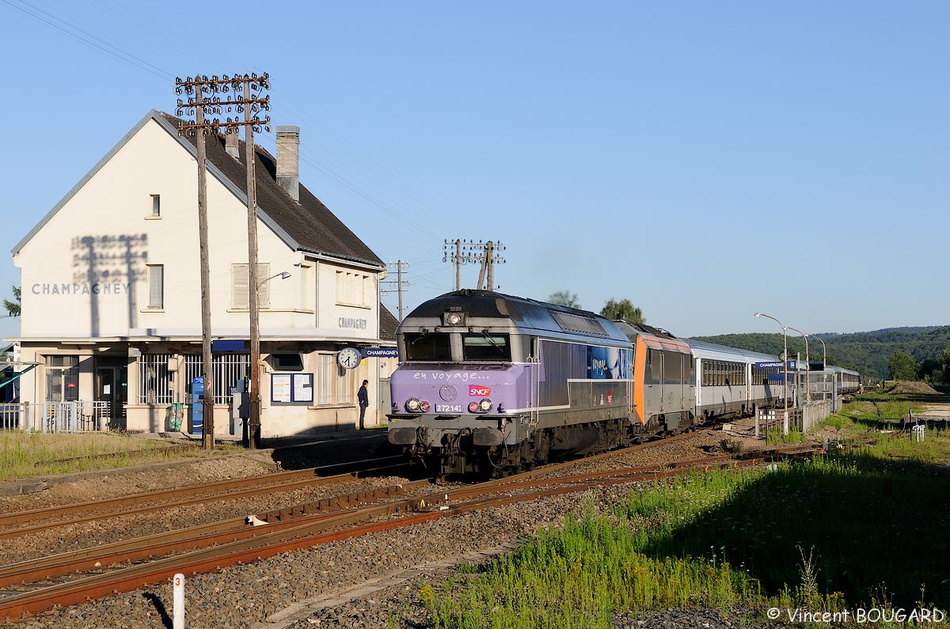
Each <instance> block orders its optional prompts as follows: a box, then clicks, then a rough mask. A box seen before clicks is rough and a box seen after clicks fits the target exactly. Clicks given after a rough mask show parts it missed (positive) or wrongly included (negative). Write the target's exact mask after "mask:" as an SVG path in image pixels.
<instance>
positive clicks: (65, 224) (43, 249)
mask: <svg viewBox="0 0 950 629" xmlns="http://www.w3.org/2000/svg"><path fill="white" fill-rule="evenodd" d="M178 122H179V121H178V120H177V119H175V118H174V117H172V116H169V115H168V114H165V113H162V112H158V111H151V112H149V113H148V114H147V115H146V116H145V117H144V118H142V120H141V121H140V122H139V123H138V124H137V125H135V127H134V128H133V129H132V130H131V131H130V132H129V133H128V134H127V135H126V136H125V137H124V138H122V139H121V140H120V141H119V142H118V144H116V145H115V147H114V148H113V149H112V150H111V151H109V153H108V154H107V155H106V156H105V157H103V158H102V160H101V161H100V162H99V163H98V164H96V165H95V166H94V167H93V168H92V170H90V171H89V173H88V174H87V175H86V176H85V177H84V178H83V179H82V181H80V182H79V183H78V184H76V186H75V187H74V188H73V189H72V190H70V191H69V192H68V193H67V194H66V196H65V197H64V198H63V199H62V200H61V201H60V202H59V203H58V204H57V205H56V207H54V208H53V209H52V210H50V212H49V213H48V214H47V215H46V216H44V217H43V219H42V220H41V221H40V222H39V223H38V224H37V225H36V226H35V227H34V228H33V229H32V230H31V231H30V233H29V234H27V235H26V236H25V237H24V238H23V239H22V240H21V241H20V242H19V243H18V244H17V245H16V246H15V247H14V249H13V259H14V263H15V264H16V266H17V267H19V268H20V269H21V300H22V301H21V307H22V317H21V319H22V320H21V334H20V337H19V338H16V339H10V340H13V341H16V342H17V343H18V344H19V347H20V360H21V361H23V362H25V363H37V365H36V368H35V369H33V370H32V371H30V372H29V373H24V374H23V376H22V378H20V383H19V384H20V402H21V403H24V402H29V403H31V404H33V405H35V407H36V408H41V407H42V408H43V409H45V410H44V411H43V413H44V414H45V415H46V416H47V417H50V416H51V414H52V413H53V411H52V410H50V409H52V408H54V407H57V408H58V407H62V406H63V403H66V402H74V403H76V404H73V405H72V407H73V408H79V409H81V410H80V411H79V413H80V414H81V419H82V421H84V422H86V424H87V426H88V425H92V426H93V427H94V428H96V429H103V428H112V429H117V430H129V431H145V432H164V431H168V430H170V429H175V426H174V425H172V426H170V425H169V423H170V421H171V423H172V424H174V419H175V413H174V410H179V409H182V408H184V409H185V419H184V421H183V422H182V425H181V428H180V429H181V430H182V431H187V430H189V428H188V426H189V421H188V417H187V412H188V408H189V407H190V405H191V399H192V393H193V391H192V383H193V381H194V380H195V378H198V377H199V376H200V375H201V374H202V373H203V368H202V357H201V347H202V346H201V338H202V337H201V298H200V295H201V289H200V274H199V248H198V209H197V205H198V204H197V199H198V169H197V149H196V145H195V138H194V137H189V136H184V137H182V136H179V133H178V128H177V126H178ZM207 149H208V178H207V199H208V221H209V246H208V252H209V259H210V267H211V282H210V285H211V327H212V337H213V338H214V339H215V343H214V347H215V350H216V351H215V352H214V356H213V370H212V373H213V382H214V393H215V415H214V426H215V432H216V434H221V435H224V434H228V433H231V434H234V432H235V431H236V432H237V434H240V433H241V427H240V424H239V423H237V422H235V421H232V418H231V415H232V411H231V402H232V399H233V396H232V391H233V390H234V389H241V387H242V386H245V385H244V383H245V382H246V380H247V379H248V378H249V376H250V369H251V365H250V364H249V360H250V358H249V352H248V349H247V339H248V337H249V329H250V325H249V321H250V318H249V313H248V282H249V278H248V267H247V231H248V229H247V197H246V180H247V175H246V168H245V162H244V146H243V143H241V142H239V141H238V138H237V136H236V135H229V136H222V135H213V136H207ZM255 150H256V160H257V168H256V190H257V221H258V240H259V247H258V260H259V263H258V264H259V277H258V280H257V281H258V286H259V298H260V336H261V352H262V364H260V365H259V366H258V368H259V369H260V370H261V379H260V382H261V398H262V410H261V436H262V437H265V438H266V437H276V436H290V435H302V434H308V433H313V432H316V431H319V430H321V429H328V428H341V427H346V426H353V425H355V423H356V422H357V420H358V416H359V410H358V407H357V400H356V393H357V389H358V388H359V386H360V383H361V382H362V381H363V380H364V379H366V380H369V382H370V384H369V391H370V397H371V408H370V412H369V413H368V416H367V418H366V424H367V425H368V426H373V425H376V424H378V423H380V422H381V421H382V412H384V411H385V409H388V408H389V401H388V385H387V382H388V376H389V373H390V371H391V370H392V369H393V368H394V367H395V362H396V359H395V358H392V357H391V356H392V354H393V352H394V350H393V348H394V347H395V329H396V325H397V322H396V320H395V318H394V317H393V316H392V314H391V313H389V312H388V311H387V310H386V309H385V308H384V307H382V306H381V305H380V302H379V283H380V280H381V279H382V278H383V277H385V268H386V267H385V264H384V263H383V261H382V260H380V258H379V257H378V256H377V255H376V254H374V253H373V251H372V250H370V248H369V247H367V246H366V244H364V243H363V242H362V241H361V240H360V239H359V238H358V237H357V236H356V234H354V233H353V232H352V231H351V230H350V229H349V228H348V227H347V226H346V225H345V224H344V223H343V222H342V221H341V220H340V219H338V218H337V217H336V216H335V215H334V214H333V213H332V212H330V210H329V209H327V207H326V206H325V205H324V204H323V203H321V202H320V200H319V199H317V198H316V197H315V196H314V195H313V194H311V193H310V191H309V190H307V189H306V188H305V187H304V186H302V185H300V184H299V177H298V173H299V165H298V154H299V129H298V128H297V127H277V158H276V159H275V158H274V157H273V156H271V155H270V154H269V153H268V152H267V151H265V150H263V149H262V148H260V147H255ZM350 348H352V349H355V350H358V351H359V352H360V354H359V355H358V356H357V355H356V354H355V353H354V352H352V351H346V352H343V350H349V349H350ZM341 352H342V353H341ZM365 356H371V357H369V358H367V357H365ZM354 357H356V358H357V360H354ZM347 359H348V360H347ZM374 398H375V399H374ZM169 409H173V412H172V413H169ZM373 409H382V411H381V410H377V411H376V412H375V413H373V412H372V411H373ZM34 421H35V420H34ZM236 423H237V427H235V424H236ZM34 428H35V426H34Z"/></svg>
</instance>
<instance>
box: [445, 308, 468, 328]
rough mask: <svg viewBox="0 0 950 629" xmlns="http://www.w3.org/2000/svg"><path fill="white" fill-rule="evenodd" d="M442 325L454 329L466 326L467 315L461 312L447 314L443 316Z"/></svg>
mask: <svg viewBox="0 0 950 629" xmlns="http://www.w3.org/2000/svg"><path fill="white" fill-rule="evenodd" d="M442 323H443V325H450V326H453V327H458V326H460V325H465V315H464V314H462V313H461V312H451V311H450V312H446V313H445V314H444V315H442Z"/></svg>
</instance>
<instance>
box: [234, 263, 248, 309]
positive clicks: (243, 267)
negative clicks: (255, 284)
mask: <svg viewBox="0 0 950 629" xmlns="http://www.w3.org/2000/svg"><path fill="white" fill-rule="evenodd" d="M247 290H248V282H247V263H246V262H238V263H235V264H232V265H231V307H232V308H234V309H236V310H247V309H248V307H249V306H248V303H247V299H248V293H247Z"/></svg>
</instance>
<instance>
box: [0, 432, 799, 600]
mask: <svg viewBox="0 0 950 629" xmlns="http://www.w3.org/2000/svg"><path fill="white" fill-rule="evenodd" d="M799 450H800V451H801V449H799ZM760 461H761V459H756V458H746V459H745V460H741V459H735V460H734V461H733V462H732V463H731V464H730V463H728V462H720V464H722V465H725V466H726V467H728V468H730V469H732V468H739V467H745V466H751V465H755V464H757V463H759V462H760ZM706 462H707V463H708V461H706ZM694 469H705V468H691V467H682V468H674V469H665V470H660V471H658V470H655V469H654V470H653V471H650V472H647V473H641V474H639V475H638V474H633V475H630V476H627V477H618V478H611V479H607V480H605V479H603V478H598V479H595V480H591V481H589V482H587V483H576V484H571V483H568V484H566V485H563V486H561V487H555V488H547V489H543V490H540V491H535V492H532V493H527V494H520V495H506V496H500V497H494V498H486V499H484V500H474V501H471V502H470V503H467V504H462V505H457V506H451V507H448V506H444V507H440V508H439V509H438V510H433V511H427V512H421V513H419V512H418V510H419V509H420V508H421V507H422V505H424V504H426V503H425V502H424V499H417V498H413V499H407V500H400V501H397V502H393V503H389V504H386V505H381V506H373V507H364V508H360V509H356V510H354V511H351V512H349V513H344V514H339V515H332V516H329V517H324V518H320V519H319V521H317V522H307V523H297V522H293V523H292V524H293V526H288V527H287V528H286V529H282V530H277V529H276V528H275V529H274V530H272V531H269V532H267V533H266V534H264V535H261V536H256V537H253V538H250V539H245V540H238V541H234V542H231V543H227V544H223V545H220V546H215V547H213V548H210V549H204V550H198V551H193V552H190V553H187V554H185V555H180V556H176V557H172V558H167V559H159V560H156V561H152V562H149V563H145V564H140V565H138V566H132V567H129V568H125V569H121V570H118V571H114V572H111V573H109V574H105V575H96V576H92V577H87V578H84V579H80V580H78V581H75V582H72V583H65V584H58V585H54V586H50V587H47V588H44V589H42V590H38V591H35V592H28V593H24V594H20V595H14V596H12V597H9V598H7V599H6V600H4V601H0V618H19V617H22V616H24V615H28V614H33V613H37V612H41V611H45V610H47V609H50V608H51V607H53V606H55V605H71V604H75V603H80V602H83V601H85V600H87V599H89V598H98V597H101V596H105V595H108V594H114V593H117V592H127V591H131V590H134V589H136V588H138V587H142V586H143V585H148V584H151V583H157V582H161V581H164V580H166V579H168V578H169V577H170V576H171V575H172V574H174V573H176V572H182V573H186V574H194V573H197V572H203V571H209V570H217V569H220V568H223V567H225V566H229V565H234V564H237V563H244V562H247V561H255V560H260V559H265V558H268V557H272V556H274V555H278V554H281V553H285V552H289V551H292V550H298V549H301V548H306V547H310V546H315V545H320V544H324V543H327V542H330V541H338V540H343V539H348V538H351V537H356V536H361V535H366V534H369V533H374V532H380V531H386V530H391V529H395V528H401V527H404V526H410V525H413V524H419V523H422V522H428V521H433V520H437V519H440V518H443V517H447V516H451V515H456V514H459V513H465V512H468V511H473V510H477V509H483V508H488V507H492V506H500V505H505V504H512V503H515V502H525V501H529V500H535V499H538V498H543V497H547V496H553V495H558V494H565V493H576V492H578V491H584V490H586V489H589V488H593V487H599V486H604V485H606V484H619V483H626V482H634V481H636V480H645V479H654V478H664V477H669V476H675V475H678V474H683V473H686V472H688V471H691V470H694ZM531 482H532V483H534V482H541V481H539V480H537V481H531ZM544 482H547V481H544ZM551 482H553V480H552V481H551ZM486 484H487V483H486ZM483 489H485V488H483ZM488 489H490V490H492V491H495V490H499V489H505V488H502V487H499V486H498V485H493V486H491V487H490V488H488ZM507 489H508V490H510V489H512V486H509V487H508V488H507ZM445 493H446V492H436V493H433V494H430V498H432V500H433V501H437V500H438V496H439V495H440V494H441V495H444V494H445ZM448 493H449V494H450V495H451V494H452V492H448ZM406 511H416V512H415V513H413V514H412V515H408V516H403V517H400V518H397V519H390V520H387V521H383V522H375V523H370V524H366V525H362V526H358V527H352V528H346V529H343V530H340V531H335V532H332V533H327V532H325V531H326V530H327V529H329V528H333V527H340V526H348V525H352V524H354V523H356V522H361V521H365V520H367V519H371V518H374V517H388V516H392V515H394V514H397V513H400V512H406ZM264 528H267V527H264Z"/></svg>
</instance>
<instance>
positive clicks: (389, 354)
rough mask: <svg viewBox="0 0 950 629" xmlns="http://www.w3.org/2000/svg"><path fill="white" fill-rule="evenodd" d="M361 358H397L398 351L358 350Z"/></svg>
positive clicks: (391, 349)
mask: <svg viewBox="0 0 950 629" xmlns="http://www.w3.org/2000/svg"><path fill="white" fill-rule="evenodd" d="M360 353H362V354H363V358H398V357H399V350H398V349H396V348H395V347H364V348H363V349H361V350H360Z"/></svg>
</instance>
